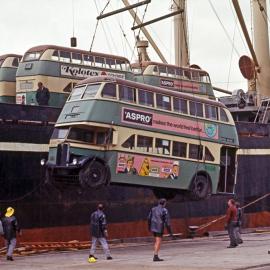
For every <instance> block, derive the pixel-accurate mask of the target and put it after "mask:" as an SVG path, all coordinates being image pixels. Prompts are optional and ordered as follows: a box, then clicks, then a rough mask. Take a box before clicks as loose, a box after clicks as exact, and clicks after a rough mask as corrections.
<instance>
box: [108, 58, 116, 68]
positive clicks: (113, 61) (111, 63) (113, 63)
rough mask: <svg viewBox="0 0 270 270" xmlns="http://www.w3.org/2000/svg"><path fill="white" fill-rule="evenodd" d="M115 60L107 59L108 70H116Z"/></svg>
mask: <svg viewBox="0 0 270 270" xmlns="http://www.w3.org/2000/svg"><path fill="white" fill-rule="evenodd" d="M115 66H116V64H115V59H112V58H106V68H112V69H116V67H115Z"/></svg>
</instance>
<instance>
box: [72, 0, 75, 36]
mask: <svg viewBox="0 0 270 270" xmlns="http://www.w3.org/2000/svg"><path fill="white" fill-rule="evenodd" d="M74 21H75V15H74V0H72V34H73V35H72V36H73V37H74V32H75V31H74Z"/></svg>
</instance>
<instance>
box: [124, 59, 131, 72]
mask: <svg viewBox="0 0 270 270" xmlns="http://www.w3.org/2000/svg"><path fill="white" fill-rule="evenodd" d="M125 67H126V71H131V66H130V63H129V62H127V61H126V62H125Z"/></svg>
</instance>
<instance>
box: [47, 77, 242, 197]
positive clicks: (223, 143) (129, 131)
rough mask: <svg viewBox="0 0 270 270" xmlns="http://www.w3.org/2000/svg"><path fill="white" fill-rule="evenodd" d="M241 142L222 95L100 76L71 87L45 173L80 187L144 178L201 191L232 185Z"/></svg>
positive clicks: (159, 190)
mask: <svg viewBox="0 0 270 270" xmlns="http://www.w3.org/2000/svg"><path fill="white" fill-rule="evenodd" d="M238 146H239V143H238V137H237V132H236V128H235V124H234V121H233V119H232V116H231V114H230V112H229V111H228V109H226V107H225V106H224V105H223V104H221V103H219V102H217V101H214V100H210V99H202V98H198V97H195V96H193V95H189V94H185V93H180V92H176V91H170V90H167V89H163V88H158V87H154V86H150V85H146V84H141V83H136V82H132V81H127V80H123V79H119V78H110V77H95V78H91V79H87V80H84V81H82V82H80V83H79V84H78V85H77V86H76V87H75V88H74V89H73V91H72V93H71V95H70V97H69V99H68V100H67V102H66V104H65V106H64V108H63V110H62V112H61V114H60V116H59V118H58V121H57V123H56V126H55V130H54V132H53V135H52V137H51V140H50V145H49V157H48V161H47V163H46V166H47V177H48V178H49V181H53V182H55V183H58V184H59V183H61V184H65V185H69V184H70V185H80V186H81V187H83V188H97V187H100V186H103V185H108V184H121V185H139V186H146V187H151V188H152V189H153V190H154V192H155V194H156V195H157V196H174V195H175V194H176V193H177V192H181V191H189V193H188V194H192V196H193V197H194V198H197V199H203V198H205V197H207V196H208V195H209V194H215V193H217V192H230V193H233V192H234V186H235V183H236V153H237V149H238ZM42 163H43V164H44V163H45V162H44V160H43V161H42ZM158 194H159V195H158ZM168 194H170V195H168Z"/></svg>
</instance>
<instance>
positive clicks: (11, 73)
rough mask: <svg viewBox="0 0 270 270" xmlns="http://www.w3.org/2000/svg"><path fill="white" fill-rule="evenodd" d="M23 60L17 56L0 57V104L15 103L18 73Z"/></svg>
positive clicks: (6, 55)
mask: <svg viewBox="0 0 270 270" xmlns="http://www.w3.org/2000/svg"><path fill="white" fill-rule="evenodd" d="M21 58H22V56H21V55H17V54H5V55H1V56H0V102H4V103H15V99H16V71H17V68H18V65H19V62H20V60H21Z"/></svg>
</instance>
